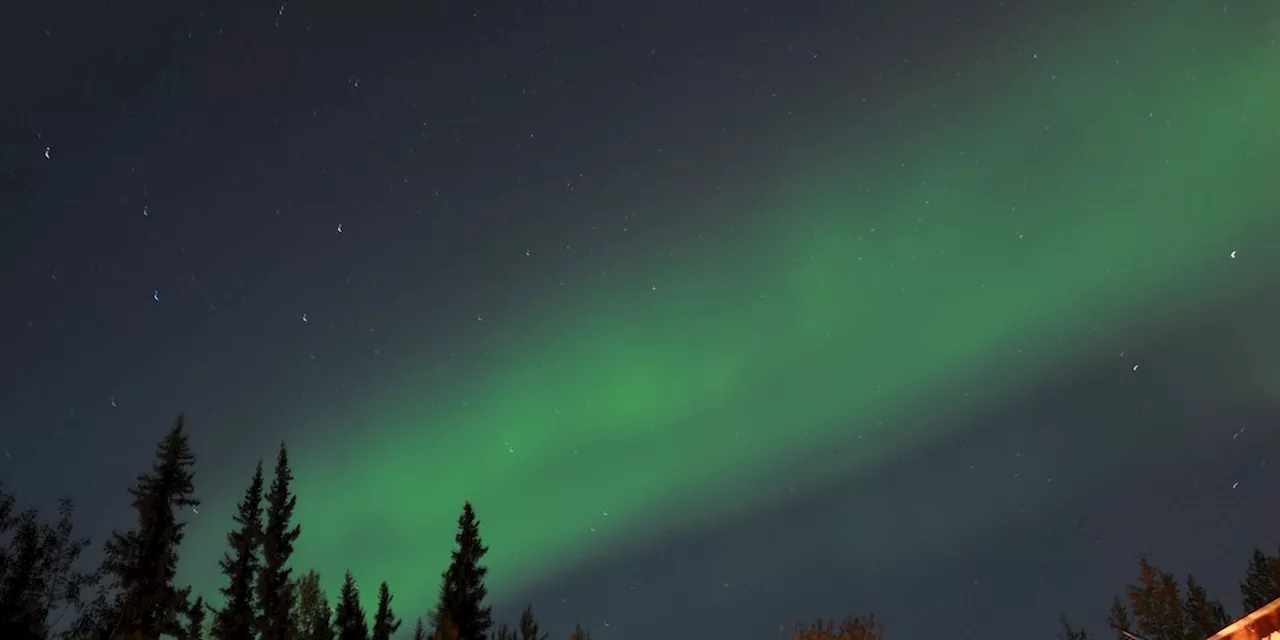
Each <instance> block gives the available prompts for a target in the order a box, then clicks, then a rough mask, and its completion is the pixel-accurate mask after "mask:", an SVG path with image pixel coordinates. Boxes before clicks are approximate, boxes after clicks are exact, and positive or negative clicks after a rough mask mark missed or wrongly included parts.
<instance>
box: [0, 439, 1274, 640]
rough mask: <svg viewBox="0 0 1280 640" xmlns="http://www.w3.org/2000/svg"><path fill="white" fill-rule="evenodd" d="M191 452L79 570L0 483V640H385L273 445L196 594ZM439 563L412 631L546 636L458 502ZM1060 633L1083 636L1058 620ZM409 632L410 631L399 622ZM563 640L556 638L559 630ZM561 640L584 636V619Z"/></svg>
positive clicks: (443, 638)
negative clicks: (212, 595) (303, 522)
mask: <svg viewBox="0 0 1280 640" xmlns="http://www.w3.org/2000/svg"><path fill="white" fill-rule="evenodd" d="M195 463H196V458H195V455H194V454H193V453H192V451H191V446H190V443H189V440H188V434H187V431H186V428H185V425H184V421H183V419H182V417H181V416H179V417H178V419H177V421H176V422H175V423H174V425H173V427H172V428H171V429H170V430H169V432H168V433H167V434H166V435H165V436H164V437H163V438H162V439H161V440H160V442H159V444H158V446H157V447H156V452H155V461H154V462H153V464H152V466H151V468H150V469H149V470H148V471H146V472H145V473H143V474H141V475H139V476H138V478H137V482H136V484H135V485H134V486H133V487H132V488H130V489H129V496H130V498H131V500H130V506H131V508H132V510H133V512H134V515H135V521H134V526H133V528H131V529H129V530H127V531H115V532H113V533H112V534H111V535H110V536H109V537H108V539H107V540H106V542H105V543H104V544H103V545H102V552H103V553H102V560H101V563H100V564H99V566H97V567H94V568H92V569H87V568H85V567H84V566H82V565H83V564H84V562H83V560H82V556H83V554H84V552H85V551H86V550H87V549H89V548H90V545H91V542H90V540H89V539H88V538H85V537H78V536H77V534H76V532H75V530H74V526H73V521H72V516H73V505H72V503H71V501H70V500H63V501H61V502H60V503H59V506H58V510H57V516H56V518H54V519H53V520H52V521H51V522H50V521H43V520H42V519H41V518H40V516H39V513H38V512H37V511H36V510H35V509H24V510H19V509H18V507H17V501H16V499H15V497H14V496H13V495H12V494H10V493H8V492H6V491H4V489H3V487H2V486H0V542H2V543H3V544H0V638H3V639H4V640H46V639H51V638H59V639H65V640H154V639H158V638H162V637H168V638H176V639H177V640H203V639H205V638H211V639H214V640H390V639H391V638H393V637H396V636H397V634H400V631H401V628H402V626H403V625H404V620H403V619H402V618H401V617H400V616H399V614H397V612H396V611H395V610H394V609H393V608H392V602H393V601H394V597H393V595H392V592H391V587H390V586H389V585H388V584H387V583H386V582H381V583H380V584H379V585H378V598H377V606H376V608H375V609H374V610H373V611H371V612H370V611H366V610H365V609H364V607H363V606H362V604H361V598H360V588H359V586H358V585H357V583H356V578H355V576H354V575H353V574H352V573H351V571H349V570H348V571H347V572H346V574H345V576H344V577H343V581H342V585H341V588H340V589H339V591H338V593H337V595H336V597H335V598H334V599H333V600H332V601H331V600H330V599H329V596H328V595H327V594H326V593H325V591H324V590H323V589H322V588H321V583H320V575H319V574H318V573H317V572H316V571H314V570H311V571H307V572H306V573H298V574H295V573H294V571H293V568H292V567H291V565H290V558H291V557H292V555H293V551H294V545H295V544H296V543H297V542H298V540H299V538H300V536H301V535H302V528H301V526H300V525H298V524H297V523H295V522H294V521H293V510H294V506H295V505H296V503H297V496H296V495H294V493H293V491H292V489H291V488H290V483H291V482H292V480H293V475H292V473H291V471H290V468H289V457H288V451H287V449H286V447H285V445H284V444H281V446H280V450H279V452H278V454H277V456H276V462H275V468H274V473H273V475H272V478H271V483H270V485H268V484H267V483H266V477H265V476H264V474H263V466H262V463H261V462H260V463H259V464H258V466H257V468H256V469H255V471H254V474H253V477H252V478H251V479H250V481H249V486H248V488H247V489H246V491H245V494H244V497H243V499H242V500H241V501H240V502H239V503H238V505H237V508H236V513H235V515H234V516H233V518H232V523H231V524H232V527H231V531H230V532H229V533H228V534H227V547H226V550H225V552H224V553H223V555H222V558H221V559H220V560H219V561H218V566H219V568H220V570H221V573H222V586H221V587H220V588H219V592H220V594H221V596H222V598H221V602H219V603H217V604H216V605H215V604H212V603H207V602H205V601H204V600H203V598H201V597H198V596H195V595H194V594H193V591H192V588H191V587H190V586H186V585H180V584H178V583H177V578H176V576H177V568H178V552H179V549H180V547H181V545H182V541H183V537H184V529H185V526H186V525H185V523H184V522H183V521H182V519H181V518H180V517H179V516H180V514H181V513H182V511H183V510H186V509H195V508H197V507H199V506H200V500H199V498H197V497H196V487H195V482H194V467H195ZM454 542H455V545H454V549H453V552H452V557H451V560H450V562H449V565H448V567H447V568H446V569H445V570H444V572H443V573H442V575H441V577H440V583H439V595H438V598H437V602H436V604H435V606H434V607H433V608H432V609H431V610H430V611H428V612H425V613H424V614H423V615H419V616H415V618H414V620H413V625H412V628H411V631H412V633H411V637H412V638H413V639H414V640H427V639H431V640H548V638H549V637H550V634H549V633H547V632H545V631H543V630H542V629H541V628H540V626H539V624H538V621H537V618H536V617H535V615H534V611H533V607H532V606H526V607H525V609H524V611H523V612H522V613H521V615H520V617H519V619H518V620H515V621H514V624H507V623H501V622H497V621H495V620H494V617H493V613H492V610H491V608H490V606H489V605H488V604H486V598H487V596H488V590H487V589H486V587H485V578H486V577H487V574H488V569H487V568H486V567H485V565H484V564H483V560H484V556H485V554H486V553H487V551H488V547H486V546H485V545H484V543H483V541H482V540H481V537H480V520H479V518H478V517H477V516H476V513H475V510H474V509H473V508H472V506H471V504H470V503H469V502H468V503H465V504H464V505H463V506H462V513H461V515H460V516H459V517H458V529H457V535H456V536H455V538H454ZM1138 569H1139V573H1138V578H1137V581H1136V582H1134V583H1133V584H1130V585H1128V586H1126V587H1125V590H1124V593H1123V597H1121V596H1117V597H1116V598H1115V599H1114V600H1113V601H1112V603H1111V611H1110V614H1109V617H1108V625H1109V626H1110V627H1111V629H1113V630H1115V631H1116V632H1117V633H1118V638H1119V640H1126V638H1125V636H1124V635H1123V634H1119V632H1120V631H1124V632H1129V633H1135V634H1138V635H1140V636H1142V637H1144V638H1145V639H1146V640H1204V639H1205V638H1208V637H1209V636H1211V635H1213V634H1214V633H1216V632H1217V631H1218V630H1219V629H1221V628H1222V627H1223V626H1225V625H1226V624H1227V623H1228V622H1229V621H1230V617H1229V616H1228V614H1227V610H1226V608H1225V607H1223V605H1222V604H1220V602H1219V601H1217V600H1214V599H1212V598H1210V597H1209V595H1208V593H1207V592H1206V591H1205V589H1204V588H1203V587H1202V586H1200V584H1199V583H1197V582H1196V580H1195V578H1194V576H1188V577H1187V579H1186V581H1185V583H1180V582H1179V581H1178V580H1177V578H1176V577H1175V576H1173V575H1172V574H1169V573H1166V572H1164V571H1163V570H1161V569H1160V568H1159V567H1158V566H1156V565H1154V564H1152V563H1150V562H1148V561H1147V560H1146V559H1145V558H1143V559H1141V560H1140V561H1139V563H1138ZM1240 590H1241V593H1242V595H1243V599H1242V605H1243V611H1244V612H1245V613H1247V612H1250V611H1253V610H1254V609H1257V608H1258V607H1261V606H1262V605H1263V604H1265V603H1267V602H1270V601H1271V600H1274V599H1276V598H1277V597H1280V554H1276V555H1272V554H1267V553H1264V552H1262V551H1261V550H1257V549H1255V550H1254V552H1253V557H1252V558H1251V559H1250V561H1249V564H1248V568H1247V570H1246V574H1245V578H1244V580H1243V581H1242V583H1241V585H1240ZM1061 626H1062V631H1061V635H1060V637H1061V638H1062V640H1088V638H1089V636H1088V635H1087V634H1086V633H1085V632H1084V631H1082V630H1081V629H1079V628H1078V627H1076V626H1075V625H1073V624H1072V623H1071V622H1070V621H1069V620H1068V619H1067V618H1066V617H1065V616H1064V617H1063V618H1062V619H1061ZM404 631H405V633H404V634H400V635H401V636H403V635H405V634H408V633H409V632H410V629H408V628H406V629H404ZM884 634H885V627H884V625H883V624H882V623H881V622H879V621H878V620H876V618H875V617H874V616H870V615H869V616H849V617H846V618H844V619H843V620H842V621H840V622H836V621H824V620H818V621H816V622H810V623H805V624H800V625H797V627H796V629H795V631H794V633H793V634H792V639H793V640H883V638H884ZM560 637H564V636H560ZM568 637H569V638H570V640H590V638H591V633H590V631H589V630H587V629H585V628H583V627H582V626H581V625H577V626H575V628H574V629H573V630H572V631H571V632H570V633H569V635H568Z"/></svg>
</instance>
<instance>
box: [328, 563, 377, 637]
mask: <svg viewBox="0 0 1280 640" xmlns="http://www.w3.org/2000/svg"><path fill="white" fill-rule="evenodd" d="M333 626H334V635H335V636H336V638H337V640H369V623H368V621H367V620H366V619H365V615H364V608H363V607H361V606H360V590H359V589H357V588H356V578H355V576H353V575H351V572H350V571H348V572H347V575H346V578H345V579H344V580H343V581H342V592H341V593H340V594H339V596H338V608H337V611H336V612H335V615H334V620H333Z"/></svg>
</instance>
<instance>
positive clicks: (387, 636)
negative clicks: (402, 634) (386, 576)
mask: <svg viewBox="0 0 1280 640" xmlns="http://www.w3.org/2000/svg"><path fill="white" fill-rule="evenodd" d="M391 600H392V597H391V588H390V587H388V586H387V583H386V582H383V583H382V586H380V587H378V610H377V611H376V612H375V613H374V614H373V640H391V636H392V635H394V634H395V632H396V631H399V630H400V624H401V622H402V620H400V619H399V618H397V617H396V612H395V611H392V610H391Z"/></svg>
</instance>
